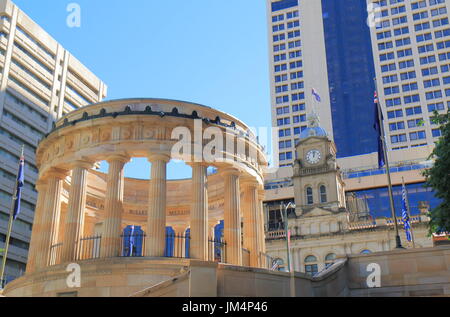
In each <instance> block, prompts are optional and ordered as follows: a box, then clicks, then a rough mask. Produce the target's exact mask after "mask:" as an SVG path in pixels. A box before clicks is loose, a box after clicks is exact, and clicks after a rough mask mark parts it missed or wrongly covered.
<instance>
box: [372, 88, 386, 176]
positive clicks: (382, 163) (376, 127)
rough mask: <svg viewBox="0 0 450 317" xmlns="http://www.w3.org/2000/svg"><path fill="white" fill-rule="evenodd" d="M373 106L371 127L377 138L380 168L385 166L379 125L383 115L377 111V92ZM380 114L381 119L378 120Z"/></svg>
mask: <svg viewBox="0 0 450 317" xmlns="http://www.w3.org/2000/svg"><path fill="white" fill-rule="evenodd" d="M374 104H375V123H374V125H373V128H374V129H375V131H377V137H378V167H379V168H382V167H384V165H385V164H386V162H385V161H384V146H383V139H382V136H381V134H382V129H381V125H382V124H383V120H384V118H383V113H382V112H381V111H379V109H378V107H379V105H378V95H377V92H375V96H374ZM380 113H381V118H380Z"/></svg>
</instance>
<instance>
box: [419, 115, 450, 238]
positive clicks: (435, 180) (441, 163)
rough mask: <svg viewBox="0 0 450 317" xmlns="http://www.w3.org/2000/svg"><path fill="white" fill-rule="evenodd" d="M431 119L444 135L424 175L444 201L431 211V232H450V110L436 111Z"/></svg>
mask: <svg viewBox="0 0 450 317" xmlns="http://www.w3.org/2000/svg"><path fill="white" fill-rule="evenodd" d="M431 120H432V122H433V123H435V124H438V125H439V126H440V130H441V132H442V136H441V137H440V138H439V140H438V141H437V142H436V147H435V148H434V150H433V153H432V154H431V156H430V158H432V159H434V160H435V163H434V165H433V167H432V168H430V169H428V170H426V171H425V172H424V176H425V177H426V181H427V184H428V185H429V186H430V187H431V188H433V189H434V191H435V195H436V197H437V198H440V199H441V200H442V202H441V204H440V205H439V206H437V207H436V208H435V209H433V210H431V212H430V218H431V221H430V233H435V232H450V110H449V111H448V112H447V113H446V114H439V113H438V112H437V111H435V112H434V116H433V117H432V118H431Z"/></svg>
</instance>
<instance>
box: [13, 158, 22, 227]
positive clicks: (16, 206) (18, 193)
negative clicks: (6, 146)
mask: <svg viewBox="0 0 450 317" xmlns="http://www.w3.org/2000/svg"><path fill="white" fill-rule="evenodd" d="M24 166H25V158H24V156H21V157H20V161H19V173H18V174H17V189H16V196H15V198H14V199H15V201H14V210H13V218H14V220H16V219H17V216H18V215H19V213H20V199H21V196H22V188H23V185H24V181H25V173H24Z"/></svg>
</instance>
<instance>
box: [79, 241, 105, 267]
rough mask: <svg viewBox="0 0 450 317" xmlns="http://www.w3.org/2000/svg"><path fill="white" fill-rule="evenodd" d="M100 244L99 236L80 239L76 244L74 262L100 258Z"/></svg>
mask: <svg viewBox="0 0 450 317" xmlns="http://www.w3.org/2000/svg"><path fill="white" fill-rule="evenodd" d="M101 243H102V236H101V235H96V236H90V237H84V238H81V239H80V240H79V241H77V243H76V255H75V260H77V261H80V260H90V259H98V258H100V247H101Z"/></svg>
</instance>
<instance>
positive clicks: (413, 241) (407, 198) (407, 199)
mask: <svg viewBox="0 0 450 317" xmlns="http://www.w3.org/2000/svg"><path fill="white" fill-rule="evenodd" d="M402 184H403V187H404V188H405V192H406V212H407V213H408V218H409V219H410V222H409V227H410V230H411V239H412V244H413V249H415V248H416V242H415V239H414V230H413V224H412V219H411V212H410V211H411V209H410V207H409V197H408V189H407V188H406V185H405V178H404V177H402Z"/></svg>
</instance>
